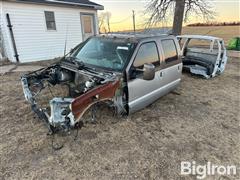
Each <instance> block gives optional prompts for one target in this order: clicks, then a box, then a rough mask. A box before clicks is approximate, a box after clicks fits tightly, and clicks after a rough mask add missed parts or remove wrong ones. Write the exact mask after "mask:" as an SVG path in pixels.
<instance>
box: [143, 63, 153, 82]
mask: <svg viewBox="0 0 240 180" xmlns="http://www.w3.org/2000/svg"><path fill="white" fill-rule="evenodd" d="M154 78H155V66H154V65H153V64H144V66H143V79H144V80H147V81H151V80H153V79H154Z"/></svg>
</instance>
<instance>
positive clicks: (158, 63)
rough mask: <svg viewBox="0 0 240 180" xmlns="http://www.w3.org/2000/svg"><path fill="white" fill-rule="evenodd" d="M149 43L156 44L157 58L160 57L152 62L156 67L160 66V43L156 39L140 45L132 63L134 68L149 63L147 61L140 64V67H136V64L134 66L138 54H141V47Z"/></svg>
mask: <svg viewBox="0 0 240 180" xmlns="http://www.w3.org/2000/svg"><path fill="white" fill-rule="evenodd" d="M149 43H153V44H154V45H155V47H156V51H157V58H158V59H157V60H156V61H155V62H152V64H153V65H154V66H155V67H156V68H158V67H160V56H159V49H158V45H157V43H156V42H155V41H148V42H144V43H142V44H141V45H140V46H139V47H138V50H137V53H136V55H135V57H134V60H133V63H132V67H134V68H142V67H143V65H144V64H145V63H148V62H145V63H143V65H141V66H138V67H135V66H134V63H135V61H136V58H137V56H138V54H139V51H140V49H141V48H142V46H143V45H146V44H149Z"/></svg>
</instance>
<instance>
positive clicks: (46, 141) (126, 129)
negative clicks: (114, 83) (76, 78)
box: [0, 59, 240, 180]
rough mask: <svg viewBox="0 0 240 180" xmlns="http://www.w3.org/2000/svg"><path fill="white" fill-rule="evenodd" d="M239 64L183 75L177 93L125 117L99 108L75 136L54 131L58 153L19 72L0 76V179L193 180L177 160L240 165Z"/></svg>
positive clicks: (230, 61) (237, 61)
mask: <svg viewBox="0 0 240 180" xmlns="http://www.w3.org/2000/svg"><path fill="white" fill-rule="evenodd" d="M239 70H240V61H239V59H230V60H229V63H228V65H227V69H226V71H225V73H224V74H223V75H221V76H219V77H216V78H213V79H210V80H204V79H200V78H199V77H193V76H191V75H189V74H184V75H183V80H182V83H181V85H180V86H179V87H178V88H177V89H176V90H175V91H174V92H172V93H170V94H168V95H166V96H164V97H162V98H161V99H159V100H158V101H157V102H155V103H154V104H152V105H151V106H149V107H147V108H145V109H144V110H142V111H139V112H137V113H135V114H132V115H131V116H129V117H127V118H116V117H115V118H113V117H112V115H111V113H110V112H109V111H108V110H107V109H104V110H103V112H101V116H100V117H99V119H98V121H97V123H96V124H86V125H85V127H83V128H82V129H81V130H80V131H79V135H78V138H77V140H75V141H74V135H75V133H76V132H73V133H72V134H70V135H69V136H66V137H56V139H55V140H58V141H61V142H62V143H63V144H64V147H63V148H62V149H61V150H59V151H53V150H52V147H51V137H49V136H47V128H46V127H45V126H44V124H43V123H42V122H41V121H38V119H37V118H36V117H35V115H34V114H33V113H32V111H31V109H30V107H29V104H28V103H27V102H25V100H24V97H23V93H22V88H21V83H20V81H19V78H20V73H12V74H8V75H4V76H0V78H1V86H0V100H1V105H0V116H1V117H0V121H1V123H0V179H104V180H106V179H164V180H165V179H166V180H168V179H196V176H193V175H191V176H180V162H181V161H190V162H192V161H196V163H197V164H204V165H205V164H206V163H207V162H208V161H210V162H212V163H213V164H217V165H238V166H239V165H240V163H239V162H240V136H239V135H240V134H239V132H240V126H239V120H240V114H239V110H240V94H239V92H240V91H239V90H240V74H239ZM237 178H240V175H239V172H238V174H237V175H236V176H222V177H220V176H208V177H207V179H237Z"/></svg>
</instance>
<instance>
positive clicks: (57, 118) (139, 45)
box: [21, 34, 182, 133]
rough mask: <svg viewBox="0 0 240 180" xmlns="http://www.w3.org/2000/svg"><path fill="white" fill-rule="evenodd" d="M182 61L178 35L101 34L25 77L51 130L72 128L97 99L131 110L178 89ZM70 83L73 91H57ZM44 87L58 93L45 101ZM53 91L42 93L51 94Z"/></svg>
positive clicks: (37, 110)
mask: <svg viewBox="0 0 240 180" xmlns="http://www.w3.org/2000/svg"><path fill="white" fill-rule="evenodd" d="M181 75H182V61H181V56H180V47H179V44H178V41H177V39H176V37H175V36H171V35H161V36H150V37H149V36H143V35H139V36H138V35H134V36H131V35H113V34H112V35H98V36H94V37H91V38H89V39H88V40H86V41H85V42H83V43H82V44H80V45H78V46H77V47H76V48H74V49H73V50H72V51H71V52H70V54H69V55H67V56H65V57H64V58H62V59H61V60H60V61H59V62H58V63H56V64H53V65H51V66H50V67H47V68H44V69H40V70H38V71H35V72H31V73H30V74H26V75H24V76H22V78H21V81H22V85H23V91H24V94H25V98H26V99H27V100H28V101H29V102H30V103H31V107H32V110H33V111H34V112H35V113H36V114H37V115H38V117H39V118H40V119H42V120H44V122H46V124H47V126H48V128H49V130H50V132H51V133H55V132H58V131H60V130H63V131H69V130H71V129H72V128H74V127H75V126H76V125H77V124H78V123H80V122H81V121H82V118H83V115H84V114H85V113H86V112H87V111H88V110H91V108H94V107H95V105H96V104H98V103H102V102H106V103H107V105H108V106H111V107H114V108H115V110H116V112H117V113H118V114H120V115H123V114H125V115H128V114H130V113H132V112H135V111H137V110H140V109H141V108H144V107H146V106H147V105H149V104H151V103H153V102H154V101H156V100H157V99H158V98H159V97H161V96H163V95H165V94H167V93H168V92H170V91H172V90H173V89H175V88H176V87H177V86H178V85H179V83H180V80H181ZM66 87H67V94H63V95H60V96H55V95H54V93H52V90H53V89H54V88H55V89H57V90H62V89H64V88H66ZM42 91H49V92H51V94H52V96H53V97H52V98H51V99H48V102H49V103H48V104H47V105H45V106H43V107H42V106H40V104H39V102H38V101H37V99H39V98H38V97H39V96H40V95H41V93H42ZM47 97H48V96H44V97H41V98H40V100H41V99H43V98H47Z"/></svg>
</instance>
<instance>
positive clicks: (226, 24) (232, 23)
mask: <svg viewBox="0 0 240 180" xmlns="http://www.w3.org/2000/svg"><path fill="white" fill-rule="evenodd" d="M187 26H190V27H195V26H240V21H235V22H207V23H193V24H188V25H187Z"/></svg>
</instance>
